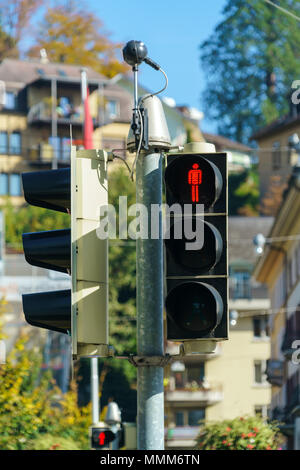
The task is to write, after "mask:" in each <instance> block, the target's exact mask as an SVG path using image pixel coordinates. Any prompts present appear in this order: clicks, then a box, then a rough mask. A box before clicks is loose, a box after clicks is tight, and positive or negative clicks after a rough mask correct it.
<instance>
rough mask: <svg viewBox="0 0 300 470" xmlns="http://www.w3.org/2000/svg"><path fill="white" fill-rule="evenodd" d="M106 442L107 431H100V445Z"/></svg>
mask: <svg viewBox="0 0 300 470" xmlns="http://www.w3.org/2000/svg"><path fill="white" fill-rule="evenodd" d="M104 442H105V432H104V431H102V432H100V433H99V445H100V446H103V445H104Z"/></svg>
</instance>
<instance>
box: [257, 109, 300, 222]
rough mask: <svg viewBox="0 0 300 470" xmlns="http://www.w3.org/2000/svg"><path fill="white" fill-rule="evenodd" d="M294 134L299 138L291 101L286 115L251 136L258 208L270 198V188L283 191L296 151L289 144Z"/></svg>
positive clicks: (298, 115) (299, 119)
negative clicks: (255, 156)
mask: <svg viewBox="0 0 300 470" xmlns="http://www.w3.org/2000/svg"><path fill="white" fill-rule="evenodd" d="M295 133H296V134H298V136H300V106H299V105H293V103H292V102H291V104H290V112H289V114H287V115H285V116H283V117H281V118H279V119H276V120H275V121H274V122H272V123H271V124H269V125H267V126H265V127H263V128H261V129H259V130H258V131H257V132H255V133H254V134H253V135H252V139H253V140H255V141H256V142H257V144H258V150H257V151H258V155H259V163H258V170H259V181H260V188H259V189H260V201H261V205H262V203H263V201H264V198H265V197H272V191H270V190H272V188H271V186H273V187H275V188H276V186H277V187H278V188H279V189H281V192H282V191H283V190H284V186H285V184H286V183H287V181H288V179H289V177H290V175H291V172H292V168H293V166H294V165H295V164H296V163H297V160H298V155H297V152H296V151H295V150H294V149H293V148H292V147H291V145H290V143H291V138H292V136H293V134H295ZM275 213H276V212H273V214H272V215H275Z"/></svg>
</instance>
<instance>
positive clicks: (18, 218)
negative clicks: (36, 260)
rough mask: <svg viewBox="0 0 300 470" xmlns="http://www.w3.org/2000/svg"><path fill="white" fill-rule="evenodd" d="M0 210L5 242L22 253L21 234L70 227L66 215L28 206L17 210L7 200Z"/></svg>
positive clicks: (68, 218)
mask: <svg viewBox="0 0 300 470" xmlns="http://www.w3.org/2000/svg"><path fill="white" fill-rule="evenodd" d="M2 210H3V211H4V214H5V242H6V243H7V245H8V246H9V247H10V248H12V249H14V250H16V251H20V252H22V251H23V245H22V233H27V232H39V231H41V230H56V229H62V228H68V227H70V216H69V215H68V214H64V213H62V212H55V211H52V210H50V209H44V208H40V207H35V206H30V205H28V204H25V205H24V206H22V207H18V208H17V207H14V206H13V205H12V204H11V202H10V199H9V198H7V201H6V204H5V205H4V206H3V207H2Z"/></svg>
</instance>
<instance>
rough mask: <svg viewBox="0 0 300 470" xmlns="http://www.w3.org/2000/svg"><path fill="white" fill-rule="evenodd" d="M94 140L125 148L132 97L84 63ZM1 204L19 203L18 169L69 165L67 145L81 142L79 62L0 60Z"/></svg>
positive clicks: (104, 145)
mask: <svg viewBox="0 0 300 470" xmlns="http://www.w3.org/2000/svg"><path fill="white" fill-rule="evenodd" d="M86 72H87V79H88V86H89V93H90V96H89V107H90V112H91V115H92V119H93V127H94V135H93V140H94V142H93V145H94V147H97V148H105V149H111V148H121V149H124V150H125V148H126V139H127V134H128V129H129V124H130V120H131V106H132V98H131V96H130V95H129V93H126V92H125V91H124V90H123V88H121V87H119V86H118V85H117V84H110V82H109V80H107V79H106V78H105V77H103V76H101V75H99V74H98V73H96V72H94V71H93V70H92V69H90V68H86ZM0 84H1V105H0V203H3V202H4V199H5V197H6V196H10V197H11V201H12V203H13V204H22V203H23V202H24V200H23V197H22V190H21V178H20V174H21V173H22V172H25V171H34V170H41V169H49V168H51V167H53V162H54V161H55V163H56V165H57V166H58V167H63V166H66V165H69V160H70V145H71V142H72V143H73V144H74V145H77V146H82V145H83V116H84V110H83V106H82V94H81V67H80V66H72V65H65V64H55V63H50V62H46V63H45V62H43V61H42V62H41V61H34V60H31V61H21V60H15V59H5V60H4V61H3V62H2V63H1V64H0Z"/></svg>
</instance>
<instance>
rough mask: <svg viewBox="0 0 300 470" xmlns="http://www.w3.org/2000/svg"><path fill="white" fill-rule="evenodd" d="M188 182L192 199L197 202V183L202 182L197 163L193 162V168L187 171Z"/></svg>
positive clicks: (200, 171)
mask: <svg viewBox="0 0 300 470" xmlns="http://www.w3.org/2000/svg"><path fill="white" fill-rule="evenodd" d="M188 182H189V184H190V185H191V186H192V188H191V189H192V201H193V202H199V184H201V183H202V170H199V165H198V163H194V164H193V169H192V170H190V171H189V172H188Z"/></svg>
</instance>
